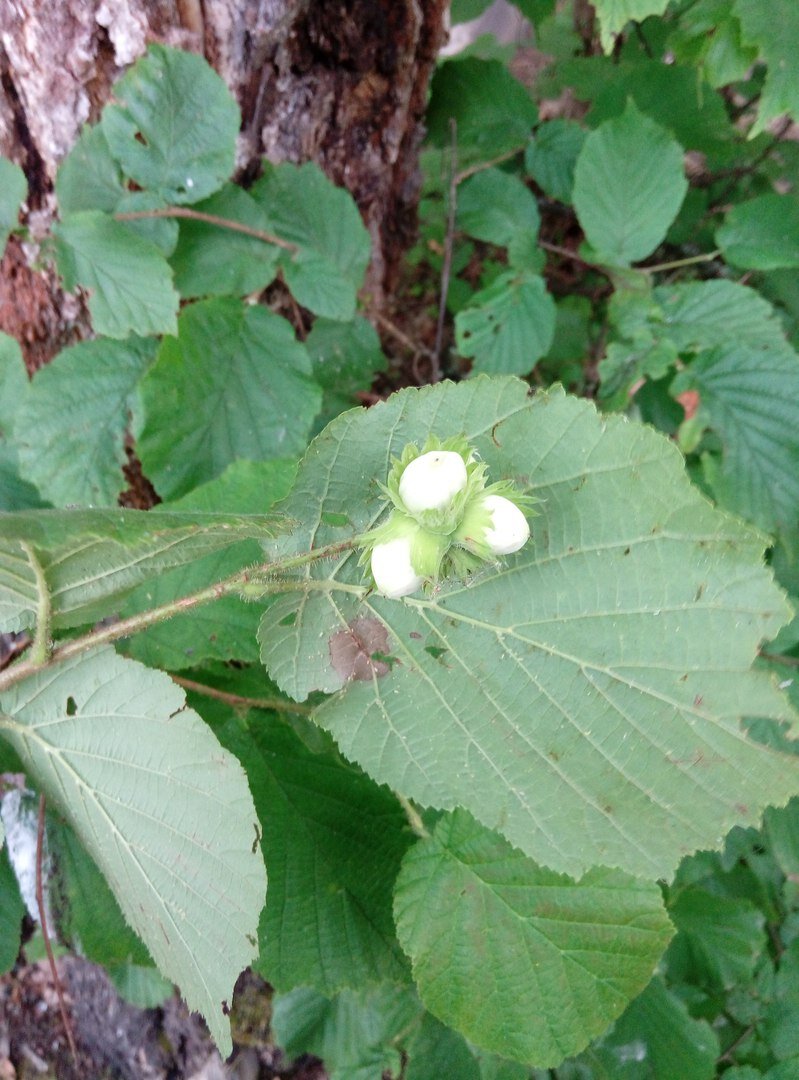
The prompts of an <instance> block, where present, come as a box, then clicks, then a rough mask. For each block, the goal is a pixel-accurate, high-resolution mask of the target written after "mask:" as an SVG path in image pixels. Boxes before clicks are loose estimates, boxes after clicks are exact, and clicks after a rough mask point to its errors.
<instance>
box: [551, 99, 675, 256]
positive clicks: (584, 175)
mask: <svg viewBox="0 0 799 1080" xmlns="http://www.w3.org/2000/svg"><path fill="white" fill-rule="evenodd" d="M682 159H683V151H682V147H681V146H679V144H678V143H676V142H675V141H674V139H672V137H671V136H670V135H669V133H668V132H667V131H665V130H664V129H663V128H662V127H660V126H659V125H658V124H656V123H654V122H653V121H652V120H650V119H649V118H648V117H646V116H644V115H643V114H642V113H640V112H639V111H638V109H637V108H636V107H635V105H634V104H633V103H632V102H630V103H629V104H628V105H627V109H626V110H625V112H624V114H623V115H622V116H619V117H617V118H616V119H613V120H606V121H605V123H603V124H600V126H599V127H598V128H597V129H596V131H592V132H591V133H590V135H588V137H587V138H586V140H585V143H584V144H583V148H582V150H581V151H580V156H579V157H578V158H577V164H576V166H575V170H574V190H573V192H572V196H573V199H574V208H575V210H576V211H577V216H578V218H579V219H580V224H581V225H582V227H583V229H584V230H585V235H586V239H587V240H588V242H589V243H590V244H591V246H592V247H593V248H594V249H595V250H596V251H597V252H599V254H600V256H601V257H602V258H605V259H607V260H608V261H609V262H610V264H611V265H613V266H629V265H630V263H633V262H638V261H639V260H640V259H643V258H645V257H646V256H647V255H650V254H651V253H652V251H654V249H655V248H656V247H657V246H658V244H660V243H661V241H662V240H663V239H664V237H665V235H666V231H667V229H668V227H669V225H671V223H672V221H673V220H674V218H675V217H676V216H677V211H678V210H679V209H680V205H681V203H682V201H683V199H684V197H685V193H686V191H687V190H688V183H687V181H686V179H685V176H684V175H683V160H682Z"/></svg>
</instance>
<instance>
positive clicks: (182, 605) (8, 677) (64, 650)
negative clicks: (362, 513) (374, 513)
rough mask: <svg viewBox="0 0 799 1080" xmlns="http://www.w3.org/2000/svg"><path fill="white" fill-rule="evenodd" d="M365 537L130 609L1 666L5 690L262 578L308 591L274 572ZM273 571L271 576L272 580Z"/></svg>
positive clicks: (265, 588)
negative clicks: (40, 651) (42, 651)
mask: <svg viewBox="0 0 799 1080" xmlns="http://www.w3.org/2000/svg"><path fill="white" fill-rule="evenodd" d="M362 540H363V537H361V536H355V537H353V538H352V539H351V540H343V541H341V542H340V543H337V544H327V545H326V546H325V547H319V548H314V549H313V550H312V551H308V552H303V553H302V554H300V555H288V556H286V557H284V558H282V559H276V560H275V562H271V563H264V564H263V565H261V566H256V567H246V568H245V569H243V570H238V571H236V573H235V574H231V576H230V577H227V578H224V579H223V580H222V581H217V582H216V583H215V584H213V585H207V586H205V588H203V589H198V590H197V591H196V592H193V593H189V594H188V596H182V597H180V598H179V599H177V600H170V601H169V602H168V603H166V604H161V605H160V606H158V607H154V608H151V609H150V610H149V611H141V612H138V613H137V614H136V615H130V616H129V617H128V618H127V619H119V620H117V621H116V622H113V623H108V624H107V625H105V626H100V627H98V628H97V629H94V630H91V631H89V633H88V634H82V635H80V636H79V637H75V638H71V639H70V640H69V641H65V642H64V643H63V644H61V645H57V646H56V647H55V648H54V649H52V650H51V651H50V652H49V653H47V654H46V655H45V657H44V659H43V660H40V659H38V658H37V657H36V656H34V655H33V651H31V653H29V654H28V656H26V658H25V659H24V660H21V661H19V662H18V663H16V664H12V665H11V666H10V667H8V668H6V669H5V671H3V672H0V693H2V692H3V691H5V690H8V689H9V687H11V686H14V685H15V684H16V683H18V682H20V681H21V680H22V679H26V678H28V677H29V676H31V675H33V674H34V673H35V672H36V671H38V670H40V669H41V668H42V667H47V666H49V665H50V664H55V663H58V662H59V661H62V660H68V659H69V658H70V657H72V656H77V655H79V654H80V653H84V652H87V651H88V650H89V649H94V648H97V646H98V645H107V644H109V643H110V642H112V641H119V639H120V638H126V637H131V636H132V635H133V634H138V633H140V632H141V631H142V630H146V629H147V628H148V627H149V626H155V625H156V624H157V623H161V622H165V621H166V620H167V619H171V618H172V617H173V616H175V615H180V614H182V613H183V612H186V611H192V610H193V609H194V608H196V607H199V606H200V605H201V604H207V603H210V602H211V601H212V600H220V599H221V598H222V597H223V596H231V595H236V594H237V593H240V592H242V591H244V590H246V589H247V587H248V586H249V585H252V584H253V583H254V582H255V583H257V590H258V594H259V596H265V595H267V594H269V593H278V592H297V591H300V592H303V591H307V589H308V587H309V585H310V584H311V582H309V581H307V580H305V579H292V578H290V577H282V576H277V577H275V576H274V575H283V574H286V573H287V572H288V571H290V570H296V569H297V568H299V567H302V566H308V565H309V564H311V563H313V562H317V561H318V560H320V559H329V558H331V557H332V556H335V555H340V554H342V553H343V552H345V551H351V550H352V549H353V548H356V547H358V546H359V544H360V543H361V542H362ZM267 577H268V578H269V580H266V578H267ZM313 585H318V586H319V587H328V588H329V587H331V586H330V585H329V584H328V583H326V582H318V583H317V582H313ZM332 587H334V588H335V587H337V586H335V585H334V586H332ZM341 588H342V589H344V590H346V591H347V592H358V593H361V594H362V593H365V592H366V591H367V590H366V586H355V585H347V584H342V585H341ZM36 636H37V638H38V637H39V627H38V626H37V628H36Z"/></svg>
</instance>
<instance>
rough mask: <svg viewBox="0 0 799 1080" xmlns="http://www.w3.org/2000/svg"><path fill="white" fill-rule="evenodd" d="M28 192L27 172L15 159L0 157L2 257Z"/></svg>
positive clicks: (0, 243) (0, 248)
mask: <svg viewBox="0 0 799 1080" xmlns="http://www.w3.org/2000/svg"><path fill="white" fill-rule="evenodd" d="M27 193H28V181H27V180H26V179H25V173H24V172H23V171H22V169H20V167H19V165H15V164H14V162H13V161H9V160H8V158H4V157H0V258H1V257H2V255H3V251H4V249H5V246H6V240H8V234H9V233H10V232H11V230H12V229H13V228H15V227H16V224H17V215H18V214H19V208H20V205H21V203H22V200H23V199H24V198H25V196H26V195H27Z"/></svg>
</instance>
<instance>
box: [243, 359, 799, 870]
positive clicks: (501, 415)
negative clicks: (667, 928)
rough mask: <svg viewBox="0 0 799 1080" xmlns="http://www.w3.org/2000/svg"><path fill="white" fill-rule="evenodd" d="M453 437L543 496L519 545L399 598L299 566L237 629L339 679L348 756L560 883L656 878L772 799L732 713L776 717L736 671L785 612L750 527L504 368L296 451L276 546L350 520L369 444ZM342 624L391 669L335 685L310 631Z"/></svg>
mask: <svg viewBox="0 0 799 1080" xmlns="http://www.w3.org/2000/svg"><path fill="white" fill-rule="evenodd" d="M460 433H463V434H465V435H466V436H467V438H468V439H469V440H470V442H472V443H473V445H474V446H475V448H476V449H477V451H478V452H479V453H480V454H481V456H482V457H483V459H484V460H485V461H486V463H487V465H488V468H489V474H490V476H491V477H492V479H500V478H504V477H508V478H512V479H515V480H516V481H517V482H518V483H519V484H520V485H521V486H522V487H528V488H529V490H530V491H531V492H532V494H534V495H536V496H537V497H538V498H540V499H542V500H543V502H542V505H541V513H540V516H539V517H538V518H536V519H535V520H534V522H533V535H532V538H531V540H530V541H529V543H528V544H527V545H526V547H525V548H524V549H523V550H522V551H521V552H519V553H518V554H516V555H514V556H511V557H510V558H508V560H507V561H506V562H505V563H504V564H502V565H499V566H497V567H494V568H493V569H487V570H486V571H484V572H483V573H482V574H481V575H480V576H479V577H478V578H477V579H475V580H474V581H472V582H471V583H468V584H458V583H454V584H451V585H448V586H444V587H441V588H439V589H436V590H435V591H434V592H433V593H432V594H430V595H429V596H426V597H424V596H416V597H411V598H408V599H406V600H404V601H393V600H387V599H385V598H382V597H379V596H374V595H373V596H370V597H368V598H367V599H366V600H365V601H361V600H360V599H359V598H358V596H357V594H353V593H351V592H347V591H345V590H346V587H347V585H351V584H352V583H356V582H358V583H360V582H362V580H363V572H362V570H361V569H360V568H359V567H358V566H357V556H349V557H342V558H341V559H339V560H338V561H337V562H335V563H330V562H326V563H324V564H322V565H317V566H315V567H314V568H313V569H309V570H308V571H307V574H308V577H309V579H311V578H312V579H313V582H312V584H313V587H312V588H309V589H308V590H307V591H304V592H303V593H302V594H301V595H300V598H299V600H298V599H297V597H296V595H294V596H287V597H282V598H280V599H278V600H277V601H276V602H274V603H273V604H272V605H271V606H270V607H269V608H268V610H267V611H266V613H265V615H264V618H263V620H262V623H261V627H260V631H259V636H260V641H261V651H262V659H263V660H264V662H265V663H266V665H267V668H268V669H269V671H270V673H271V675H272V677H273V678H274V679H275V681H276V682H277V683H278V684H279V685H280V686H281V688H282V689H283V690H284V691H286V692H287V693H289V694H290V695H292V696H293V697H294V698H296V699H298V700H302V699H304V698H305V697H307V695H308V694H309V693H310V692H311V691H313V690H325V691H328V692H331V691H337V690H339V691H341V692H340V693H338V694H336V695H335V696H334V697H332V698H331V699H329V700H328V701H327V702H325V703H324V704H323V705H322V706H321V707H320V708H319V709H318V710H317V712H316V718H317V720H318V722H319V723H320V724H321V725H322V726H323V727H325V728H326V729H327V730H328V731H330V733H331V734H332V735H333V736H334V738H335V739H336V740H337V742H338V744H339V746H340V748H341V750H342V752H343V753H344V754H345V755H346V756H347V757H348V758H350V759H351V760H353V761H357V762H358V764H360V765H361V766H362V767H363V768H364V769H365V770H366V771H367V772H368V773H369V774H370V775H371V776H373V777H374V778H375V779H377V780H378V781H379V782H384V783H387V784H389V785H390V786H392V787H393V788H394V789H396V790H399V791H401V792H403V793H404V794H406V795H408V796H410V797H412V798H414V799H416V800H418V801H419V802H420V803H422V804H424V805H429V806H435V807H440V808H444V809H449V808H453V807H455V806H459V805H460V806H463V807H465V808H466V809H468V810H469V811H470V812H471V813H472V814H473V815H474V816H475V817H476V818H477V819H478V820H479V821H480V822H481V823H482V824H484V825H486V826H488V827H489V828H496V829H498V830H499V831H500V832H501V833H502V834H503V835H504V836H506V837H507V838H508V839H509V840H510V841H511V842H512V843H513V844H515V845H516V846H517V847H519V848H520V849H521V850H522V851H524V852H525V853H526V854H528V855H529V856H531V857H532V858H534V859H535V860H536V861H537V862H539V863H541V864H542V865H544V866H548V867H551V868H552V869H555V870H560V871H564V872H566V873H569V874H572V875H574V876H579V875H580V874H581V873H582V872H583V871H584V870H585V869H586V868H587V867H589V866H593V865H606V866H617V867H620V868H622V869H624V870H627V871H628V872H630V873H634V874H637V875H641V876H665V875H668V874H669V872H670V871H671V870H672V869H673V867H674V866H675V865H676V864H677V862H678V861H679V860H680V858H681V857H682V856H683V855H684V854H685V853H686V852H689V851H692V850H695V849H696V848H700V847H707V846H714V845H718V844H719V843H720V842H721V839H722V837H723V836H724V834H725V833H726V832H727V831H728V830H729V828H730V827H731V826H732V825H734V824H743V823H749V822H754V821H756V820H757V819H758V817H759V814H760V811H761V809H762V807H763V805H764V804H765V803H766V802H767V801H771V802H774V803H782V802H784V801H786V800H787V798H789V797H790V795H791V794H792V793H793V792H794V791H796V790H797V787H798V786H799V764H798V763H797V761H796V760H795V759H792V758H790V757H787V756H783V755H780V754H778V753H775V752H774V751H772V750H770V749H767V748H766V747H764V746H761V745H759V744H755V743H753V742H751V741H750V740H749V739H747V737H746V736H745V735H744V733H743V731H742V729H741V726H740V718H741V716H747V715H748V716H761V717H772V718H775V719H781V718H785V719H788V718H789V717H790V715H791V710H790V706H789V705H788V704H787V702H786V701H785V699H784V698H783V696H782V695H781V694H780V693H779V692H778V690H777V689H776V686H775V684H774V682H773V681H772V679H771V678H770V677H769V676H768V675H767V674H765V673H763V672H757V671H755V672H753V671H750V665H751V663H752V660H753V658H754V655H755V651H756V648H757V645H758V643H759V642H760V641H761V640H763V639H764V638H766V639H767V638H769V637H771V636H772V635H773V634H774V633H775V632H776V630H777V629H778V627H779V626H780V625H781V624H782V623H783V622H784V621H786V619H787V617H788V609H787V607H786V604H785V601H784V598H783V596H782V594H781V593H780V591H779V590H778V589H777V588H776V587H775V585H774V583H773V580H772V578H771V575H770V573H769V571H767V570H766V568H765V567H764V566H763V564H762V550H763V545H764V538H763V537H762V536H760V534H758V533H756V532H755V531H754V530H752V529H750V528H747V527H745V526H744V525H742V524H740V523H739V522H738V521H736V520H734V519H732V518H730V517H728V516H727V515H725V514H723V513H722V512H719V511H716V510H714V509H713V508H712V507H711V506H710V504H709V503H708V502H707V501H706V500H705V499H704V498H703V497H702V496H701V495H700V494H699V493H698V492H697V491H696V489H695V488H693V487H692V486H691V484H690V482H689V481H688V479H687V477H686V475H685V472H684V468H683V464H682V458H681V456H680V454H679V452H678V451H677V450H676V448H675V447H674V446H672V445H671V444H670V443H669V442H668V441H667V440H666V439H664V438H663V437H661V436H659V435H658V434H656V433H655V432H654V431H652V430H650V429H648V428H644V427H641V426H637V425H633V424H629V423H628V422H627V421H625V420H624V419H623V418H621V417H609V418H604V419H603V418H600V417H599V416H598V415H597V413H596V411H595V410H594V408H593V407H592V406H591V405H590V404H588V403H587V402H583V401H579V400H576V399H571V398H568V397H567V396H566V395H564V394H563V393H562V392H561V391H551V392H549V393H547V394H538V395H536V396H535V397H534V398H531V397H530V396H529V394H528V387H527V386H526V385H525V384H523V383H521V382H519V381H517V380H514V379H499V378H495V379H490V380H489V379H484V378H478V379H475V380H472V381H470V382H469V383H466V384H460V385H458V386H454V385H447V384H444V385H441V386H437V387H432V388H429V389H426V390H422V391H418V392H403V393H400V394H397V395H394V396H393V397H392V399H391V400H390V401H389V402H387V403H386V404H384V405H379V406H377V407H376V408H374V409H371V410H369V412H368V413H365V414H364V413H349V414H345V415H343V416H341V417H339V419H338V420H337V421H335V422H334V423H333V424H332V425H331V426H330V427H329V428H328V429H327V430H326V432H325V433H324V434H323V435H322V436H320V437H319V438H318V439H317V440H316V441H315V442H314V443H313V444H312V447H311V450H310V451H309V453H308V455H307V456H306V458H305V460H304V462H303V464H302V465H301V467H300V470H299V473H298V478H297V482H296V485H295V488H294V491H293V493H292V495H291V496H290V497H289V499H288V500H287V501H286V502H285V503H284V504H282V505H281V509H282V510H284V511H285V512H287V513H288V514H290V515H291V516H292V517H293V518H295V519H296V520H298V521H299V522H301V527H300V528H299V529H298V530H297V532H296V533H295V534H293V536H292V539H291V540H288V539H286V540H280V541H278V542H277V544H276V545H275V546H276V550H285V549H287V548H291V547H292V546H293V545H297V549H298V550H302V549H306V550H307V547H308V546H309V545H310V544H313V545H314V546H318V545H320V544H326V543H329V542H332V541H335V540H343V539H346V537H347V536H348V535H349V534H350V531H351V530H355V531H360V530H362V529H364V528H368V527H370V526H371V525H373V524H374V522H375V521H377V520H378V518H379V517H380V515H381V513H382V512H383V508H382V502H381V497H380V493H379V490H378V488H377V486H376V483H375V481H376V480H379V479H383V478H384V477H385V476H386V475H387V473H388V470H389V465H390V458H391V456H392V455H399V454H400V453H401V451H402V449H403V447H404V446H405V445H406V443H408V442H410V441H414V442H416V443H417V444H422V443H424V441H425V439H426V438H427V436H428V435H429V434H435V435H437V436H439V437H446V436H449V435H453V434H460ZM333 477H335V480H333ZM343 510H346V512H347V515H348V516H347V517H346V518H343V520H344V521H348V522H349V523H350V524H347V525H342V523H341V522H342V511H343ZM331 515H334V516H332V517H331ZM339 586H343V588H341V589H340V588H339ZM355 620H361V621H360V622H359V623H358V626H359V627H360V628H363V627H364V626H367V627H368V626H369V621H370V620H374V621H375V624H376V627H379V626H381V625H382V626H383V627H384V628H385V629H386V631H387V633H388V646H387V650H381V652H385V651H388V653H389V654H390V659H391V661H392V662H391V663H388V664H385V663H381V664H374V665H372V668H371V675H370V674H369V668H368V667H367V668H366V680H365V681H359V680H354V679H353V680H352V681H349V682H347V681H346V673H343V674H342V673H340V672H339V671H337V670H336V667H335V665H334V663H333V660H332V658H331V641H332V639H333V637H334V635H335V634H337V633H340V632H341V631H342V630H347V628H349V631H350V632H353V627H352V624H353V623H355ZM363 620H366V621H365V623H364V621H363ZM386 667H387V668H388V671H386V670H385V669H386ZM362 673H363V672H362Z"/></svg>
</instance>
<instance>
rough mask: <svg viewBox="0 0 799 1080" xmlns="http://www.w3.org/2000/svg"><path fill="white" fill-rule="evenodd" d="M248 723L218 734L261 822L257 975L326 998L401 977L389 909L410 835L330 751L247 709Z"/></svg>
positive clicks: (380, 795) (385, 798) (373, 790)
mask: <svg viewBox="0 0 799 1080" xmlns="http://www.w3.org/2000/svg"><path fill="white" fill-rule="evenodd" d="M247 727H248V731H246V732H245V731H242V729H241V726H240V723H239V722H238V721H236V722H232V723H230V724H229V725H228V726H227V728H225V729H223V730H222V731H221V732H220V738H221V739H222V740H223V742H225V745H226V746H228V748H229V749H230V750H231V751H232V752H233V753H235V754H236V755H237V757H239V758H240V759H241V760H242V761H243V762H244V763H245V765H246V768H247V775H248V778H249V781H250V787H251V789H252V793H253V798H254V799H255V806H256V809H257V810H258V812H259V816H260V818H261V821H262V822H263V837H262V840H261V845H262V848H263V852H264V859H265V860H266V864H267V866H268V867H269V899H268V901H267V905H266V908H265V910H264V914H263V917H262V919H261V930H260V938H261V958H260V960H259V963H258V969H259V970H260V971H261V972H262V973H263V974H264V976H265V977H267V978H268V979H269V981H270V983H272V984H273V985H274V986H275V987H276V988H277V989H279V990H290V989H292V988H294V987H296V986H313V987H314V988H315V989H317V990H319V991H320V992H321V993H323V994H326V995H328V996H331V995H333V994H335V993H336V992H337V991H339V990H341V989H343V988H345V987H350V988H352V989H361V988H363V987H364V986H365V985H367V984H368V983H378V982H381V981H387V982H397V983H402V982H405V981H408V980H409V972H408V965H407V961H406V959H405V957H404V955H403V953H402V950H401V949H400V947H399V944H398V942H397V938H396V935H395V933H394V920H393V917H392V912H391V902H392V891H393V886H394V879H395V878H396V876H397V873H398V872H399V867H400V860H401V859H402V856H403V854H404V853H405V851H406V849H407V848H408V845H409V844H410V843H411V841H412V836H411V834H410V830H409V829H408V828H407V821H406V818H405V815H404V813H403V812H402V810H401V808H400V805H399V803H398V802H397V800H396V798H394V796H393V795H392V794H391V793H390V792H389V791H387V790H386V789H385V788H379V787H377V785H376V784H375V783H374V782H373V781H372V780H370V779H369V777H367V776H364V774H363V773H362V772H361V771H360V769H356V768H354V767H353V766H351V765H347V764H346V762H343V761H342V760H341V759H340V758H339V757H338V755H337V754H336V753H335V751H334V749H333V748H332V746H330V747H329V748H328V749H327V752H326V753H324V752H321V753H312V752H311V751H310V750H309V749H308V747H307V746H305V745H304V743H303V742H302V741H301V739H300V738H299V737H298V735H297V734H295V733H294V732H293V731H292V730H291V728H290V727H288V726H287V725H285V724H283V723H281V722H280V721H278V720H277V719H276V718H275V717H273V716H272V717H270V716H267V715H266V714H264V713H257V714H255V713H254V714H251V715H250V719H249V722H248V725H247ZM328 741H329V740H327V739H325V742H328Z"/></svg>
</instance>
